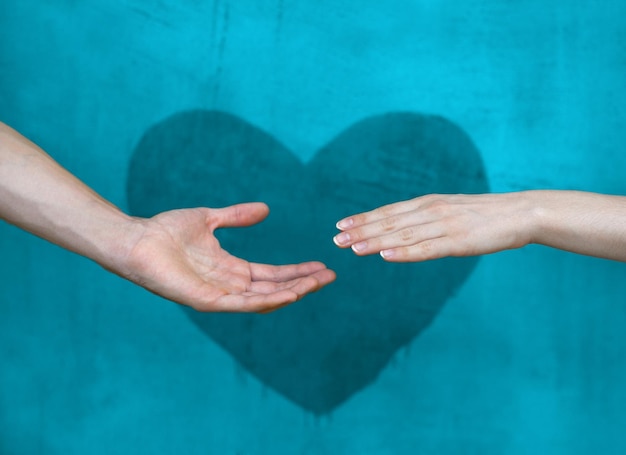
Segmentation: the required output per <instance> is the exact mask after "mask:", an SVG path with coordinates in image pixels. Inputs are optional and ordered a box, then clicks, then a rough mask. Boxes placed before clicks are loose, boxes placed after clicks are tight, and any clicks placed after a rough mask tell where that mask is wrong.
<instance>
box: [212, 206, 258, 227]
mask: <svg viewBox="0 0 626 455" xmlns="http://www.w3.org/2000/svg"><path fill="white" fill-rule="evenodd" d="M269 213H270V209H269V207H268V206H267V205H266V204H264V203H262V202H249V203H245V204H236V205H231V206H228V207H224V208H221V209H213V213H212V216H213V218H214V219H215V227H216V228H221V227H244V226H251V225H253V224H257V223H260V222H261V221H263V220H264V219H265V218H266V217H267V215H268V214H269Z"/></svg>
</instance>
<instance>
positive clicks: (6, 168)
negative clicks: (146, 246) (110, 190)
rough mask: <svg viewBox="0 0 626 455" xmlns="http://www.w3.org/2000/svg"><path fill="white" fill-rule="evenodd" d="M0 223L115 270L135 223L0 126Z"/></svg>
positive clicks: (52, 161)
mask: <svg viewBox="0 0 626 455" xmlns="http://www.w3.org/2000/svg"><path fill="white" fill-rule="evenodd" d="M0 218H2V219H4V220H6V221H8V222H9V223H11V224H14V225H16V226H19V227H21V228H23V229H25V230H27V231H29V232H31V233H33V234H35V235H37V236H39V237H42V238H44V239H46V240H49V241H51V242H53V243H56V244H57V245H60V246H62V247H64V248H67V249H69V250H71V251H74V252H76V253H78V254H81V255H83V256H87V257H89V258H91V259H93V260H95V261H96V262H98V263H99V264H101V265H102V266H104V267H106V268H108V269H112V270H114V269H116V268H117V267H118V265H119V262H120V261H121V260H122V258H123V256H124V255H125V254H127V249H128V247H129V241H132V237H133V232H134V229H135V223H134V222H133V220H132V218H130V217H128V216H127V215H125V214H124V213H122V212H121V211H120V210H119V209H117V208H116V207H115V206H113V205H112V204H110V203H109V202H107V201H105V200H104V199H103V198H102V197H100V196H98V195H97V194H96V193H95V192H94V191H93V190H91V189H90V188H88V187H87V186H86V185H85V184H83V183H82V182H81V181H80V180H78V179H77V178H76V177H74V176H73V175H72V174H70V173H69V172H68V171H66V170H65V169H63V168H62V167H61V166H60V165H59V164H57V163H56V162H55V161H54V160H53V159H52V158H51V157H50V156H49V155H47V154H46V153H45V152H44V151H43V150H41V149H40V148H39V147H37V146H36V145H35V144H33V143H32V142H30V141H28V140H27V139H26V138H24V137H23V136H21V135H20V134H19V133H17V132H16V131H15V130H13V129H11V128H9V127H8V126H6V125H4V124H2V123H0Z"/></svg>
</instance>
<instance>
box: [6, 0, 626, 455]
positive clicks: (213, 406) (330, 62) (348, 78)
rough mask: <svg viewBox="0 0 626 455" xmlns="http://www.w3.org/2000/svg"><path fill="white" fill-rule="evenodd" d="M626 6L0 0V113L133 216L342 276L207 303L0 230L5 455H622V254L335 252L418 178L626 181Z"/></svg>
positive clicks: (432, 181)
mask: <svg viewBox="0 0 626 455" xmlns="http://www.w3.org/2000/svg"><path fill="white" fill-rule="evenodd" d="M625 15H626V3H624V2H618V1H614V2H601V3H590V2H584V1H582V0H572V1H569V2H559V1H542V2H539V1H536V0H531V1H528V2H522V3H520V2H508V1H504V0H483V1H460V0H457V1H448V2H438V1H422V0H390V1H387V2H381V1H370V0H365V1H348V0H344V1H338V0H319V1H309V2H304V1H299V2H298V1H292V0H238V1H229V0H213V1H209V0H206V1H200V0H195V1H192V0H181V1H174V0H162V1H159V2H148V1H146V0H90V1H81V2H79V1H73V0H64V1H57V2H41V1H35V0H19V1H18V0H0V120H1V121H3V122H5V123H8V124H9V125H11V126H13V127H14V128H16V129H18V130H19V131H21V132H22V133H23V134H25V135H26V136H28V137H29V138H30V139H32V140H33V141H35V142H36V143H38V144H39V145H41V146H42V147H43V148H44V149H45V150H46V151H48V152H49V153H50V154H51V155H52V156H54V157H55V158H56V159H57V160H58V161H59V162H60V163H61V164H63V165H64V166H65V167H67V168H68V169H70V170H71V171H72V172H74V173H75V174H76V175H78V176H79V177H80V178H81V179H83V180H84V181H85V182H87V183H88V184H89V185H90V186H92V187H93V188H94V189H96V190H97V191H98V192H100V193H101V194H102V195H103V196H105V197H106V198H108V199H110V200H111V201H112V202H114V203H115V204H117V205H118V206H120V207H122V208H123V209H124V210H126V211H129V212H130V213H134V214H137V215H143V216H148V215H150V214H152V213H155V212H156V211H159V210H163V209H166V208H172V207H178V206H190V205H208V206H217V205H224V204H230V203H233V202H237V201H240V200H250V199H260V200H265V201H267V202H269V203H270V206H271V208H273V213H272V214H271V215H270V218H269V219H268V220H267V221H266V223H265V225H262V226H259V227H255V228H250V229H245V230H241V231H237V232H224V233H223V237H222V239H223V243H224V244H225V245H226V246H227V247H228V248H229V249H230V250H232V251H234V252H236V253H237V254H239V255H242V256H244V257H247V258H251V259H254V260H258V261H296V260H304V259H316V258H319V259H323V260H325V261H326V262H327V263H328V265H329V266H330V267H332V268H335V269H336V270H337V271H338V272H339V278H338V280H337V282H336V283H334V284H333V285H331V286H330V287H328V288H327V289H325V290H323V291H321V292H320V293H318V294H316V295H314V296H311V297H309V298H307V299H305V300H303V301H301V302H299V303H297V304H296V305H294V306H292V307H290V308H288V309H285V310H283V311H280V312H277V313H274V314H272V315H270V316H266V317H259V316H233V315H199V314H194V313H191V312H189V311H185V310H184V309H182V308H180V307H178V306H177V305H175V304H172V303H170V302H167V301H165V300H163V299H160V298H158V297H156V296H154V295H152V294H149V293H148V292H146V291H144V290H142V289H140V288H138V287H135V286H133V285H132V284H130V283H127V282H125V281H123V280H122V279H120V278H118V277H116V276H113V275H111V274H108V273H107V272H105V271H103V270H102V269H100V268H99V267H98V266H97V265H95V264H93V263H91V262H90V261H88V260H86V259H84V258H81V257H78V256H75V255H72V254H70V253H67V252H65V251H63V250H61V249H59V248H57V247H55V246H52V245H50V244H48V243H46V242H44V241H42V240H39V239H37V238H34V237H32V236H30V235H28V234H26V233H23V232H21V231H19V230H17V229H15V228H14V227H11V226H8V225H6V224H0V254H1V257H2V261H0V453H1V454H5V453H6V454H40V453H41V454H57V453H58V454H85V453H89V454H100V453H102V454H110V453H120V454H125V453H128V454H170V453H172V454H173V453H177V454H178V453H184V454H207V453H216V454H217V453H219V454H286V455H287V454H416V453H419V454H439V455H447V454H474V453H475V454H486V455H491V454H493V455H496V454H538V453H541V454H550V455H551V454H568V455H570V454H587V453H603V454H623V453H626V435H625V434H624V431H623V429H624V428H625V427H626V385H625V384H626V279H624V274H625V273H626V265H624V264H620V263H615V262H611V261H605V260H600V259H594V258H588V257H581V256H576V255H573V254H569V253H564V252H560V251H556V250H551V249H549V248H544V247H537V246H535V247H528V248H526V249H523V250H517V251H509V252H505V253H500V254H497V255H492V256H485V257H482V258H476V259H463V260H444V261H436V262H433V263H429V264H419V265H393V266H392V265H390V264H385V263H383V262H382V261H381V260H380V259H379V258H377V257H374V258H367V259H363V258H361V259H362V260H359V259H358V258H354V257H353V256H351V255H350V253H349V252H345V251H339V250H337V249H336V248H335V247H334V246H333V244H332V241H331V237H332V235H333V233H334V232H335V230H334V227H333V224H334V221H336V219H338V218H339V217H341V216H343V215H347V214H349V213H350V211H352V210H361V209H368V208H372V207H375V206H376V205H379V204H381V203H384V202H389V201H392V200H396V199H399V198H408V197H411V196H413V195H417V194H422V193H424V192H430V191H440V192H478V191H487V190H490V191H496V192H502V191H512V190H520V189H527V188H568V189H581V190H589V191H599V192H606V193H614V194H625V195H626V178H625V176H626V154H625V153H624V142H625V140H626V128H625V127H624V126H625V125H626V90H625V82H624V81H626V77H625V75H626V22H624V20H623V18H624V17H625Z"/></svg>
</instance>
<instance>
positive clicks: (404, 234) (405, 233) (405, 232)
mask: <svg viewBox="0 0 626 455" xmlns="http://www.w3.org/2000/svg"><path fill="white" fill-rule="evenodd" d="M398 235H399V237H400V239H401V240H402V241H403V242H407V241H409V240H411V239H412V238H413V236H414V235H415V231H414V230H413V228H410V227H407V228H404V229H402V230H401V231H400V232H399V233H398Z"/></svg>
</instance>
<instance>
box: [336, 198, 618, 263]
mask: <svg viewBox="0 0 626 455" xmlns="http://www.w3.org/2000/svg"><path fill="white" fill-rule="evenodd" d="M337 227H338V228H339V229H340V230H342V231H343V233H340V234H338V235H337V236H335V239H334V240H335V243H336V244H337V245H338V246H340V247H342V248H346V247H351V248H352V249H353V250H354V251H355V253H356V254H358V255H367V254H373V253H380V254H381V255H382V256H383V258H384V259H385V260H388V261H393V262H407V261H423V260H429V259H436V258H441V257H445V256H473V255H481V254H488V253H494V252H497V251H501V250H506V249H512V248H520V247H523V246H525V245H528V244H530V243H537V244H542V245H547V246H551V247H554V248H559V249H562V250H567V251H571V252H575V253H579V254H585V255H590V256H598V257H603V258H607V259H614V260H618V261H626V197H622V196H609V195H603V194H597V193H587V192H580V191H557V190H536V191H521V192H514V193H501V194H478V195H427V196H422V197H418V198H415V199H412V200H409V201H403V202H398V203H396V204H391V205H388V206H384V207H380V208H378V209H376V210H373V211H371V212H367V213H361V214H358V215H353V216H350V217H347V218H344V219H343V220H341V221H340V222H339V223H337Z"/></svg>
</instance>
